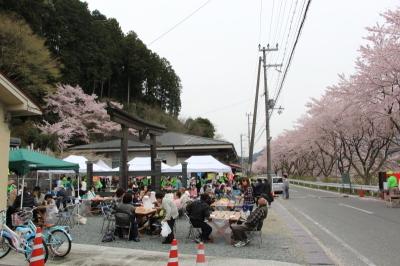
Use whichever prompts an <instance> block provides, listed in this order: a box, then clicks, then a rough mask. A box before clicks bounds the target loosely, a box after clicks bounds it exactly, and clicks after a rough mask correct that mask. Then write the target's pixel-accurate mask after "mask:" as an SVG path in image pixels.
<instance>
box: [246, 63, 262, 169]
mask: <svg viewBox="0 0 400 266" xmlns="http://www.w3.org/2000/svg"><path fill="white" fill-rule="evenodd" d="M260 72H261V57H259V58H258V72H257V85H256V96H255V98H254V112H253V127H252V129H251V140H250V147H249V175H251V168H252V166H253V151H254V138H255V131H256V120H257V107H258V95H259V89H260Z"/></svg>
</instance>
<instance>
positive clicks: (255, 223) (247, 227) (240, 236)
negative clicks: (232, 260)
mask: <svg viewBox="0 0 400 266" xmlns="http://www.w3.org/2000/svg"><path fill="white" fill-rule="evenodd" d="M257 203H258V208H257V209H255V210H254V211H252V212H251V214H250V215H249V217H247V220H246V221H245V222H244V223H242V224H232V225H231V229H232V238H233V241H234V242H235V243H234V244H233V245H234V246H235V247H243V246H245V245H247V244H248V243H249V242H250V241H249V240H248V239H247V236H246V231H251V230H254V229H257V230H261V228H262V225H263V221H264V219H265V218H267V214H268V207H267V200H266V199H264V198H259V199H258V202H257Z"/></svg>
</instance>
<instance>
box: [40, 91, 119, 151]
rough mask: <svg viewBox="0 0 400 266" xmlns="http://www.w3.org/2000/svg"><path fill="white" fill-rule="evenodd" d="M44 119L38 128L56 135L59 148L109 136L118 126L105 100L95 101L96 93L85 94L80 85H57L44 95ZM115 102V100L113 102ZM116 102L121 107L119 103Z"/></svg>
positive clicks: (62, 148) (117, 129)
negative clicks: (111, 117)
mask: <svg viewBox="0 0 400 266" xmlns="http://www.w3.org/2000/svg"><path fill="white" fill-rule="evenodd" d="M46 102H47V104H46V107H45V113H46V117H48V120H47V121H43V124H41V125H39V128H40V129H41V130H42V131H43V132H45V133H47V134H55V135H57V136H58V146H59V148H60V150H61V151H63V150H64V149H65V148H66V147H68V146H70V145H74V144H82V143H88V142H89V140H91V139H93V138H96V137H102V136H110V135H111V134H112V133H114V132H116V131H119V130H120V126H119V125H118V124H116V123H114V122H111V121H110V117H109V115H108V114H107V111H106V109H105V105H106V104H105V103H102V102H99V101H97V96H96V95H95V94H92V95H88V94H85V93H84V92H83V90H82V88H80V87H79V86H76V87H73V86H70V85H58V86H57V91H56V93H54V94H52V95H49V96H48V97H47V98H46ZM114 104H117V103H114ZM117 106H119V107H122V106H121V105H120V104H117Z"/></svg>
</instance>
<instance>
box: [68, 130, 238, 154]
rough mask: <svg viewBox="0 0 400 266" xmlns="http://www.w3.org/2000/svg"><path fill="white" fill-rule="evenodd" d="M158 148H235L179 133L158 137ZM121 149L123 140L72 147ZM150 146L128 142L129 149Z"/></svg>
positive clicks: (222, 142)
mask: <svg viewBox="0 0 400 266" xmlns="http://www.w3.org/2000/svg"><path fill="white" fill-rule="evenodd" d="M157 142H158V143H159V145H158V147H179V146H185V147H187V146H215V145H224V146H229V147H230V148H231V147H233V144H232V143H230V142H227V141H224V140H216V139H210V138H204V137H199V136H193V135H188V134H183V133H177V132H165V133H163V134H162V135H160V136H157ZM120 147H121V140H120V139H114V140H109V141H104V142H98V143H92V144H86V145H80V146H75V147H71V148H70V150H105V149H119V148H120ZM149 147H150V145H148V144H146V143H142V142H137V141H132V140H128V148H129V149H131V148H149Z"/></svg>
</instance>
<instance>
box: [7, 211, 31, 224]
mask: <svg viewBox="0 0 400 266" xmlns="http://www.w3.org/2000/svg"><path fill="white" fill-rule="evenodd" d="M32 217H33V214H32V212H27V211H18V212H16V213H13V214H12V215H11V220H12V225H13V226H21V225H25V224H27V223H28V222H29V221H30V220H32Z"/></svg>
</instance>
